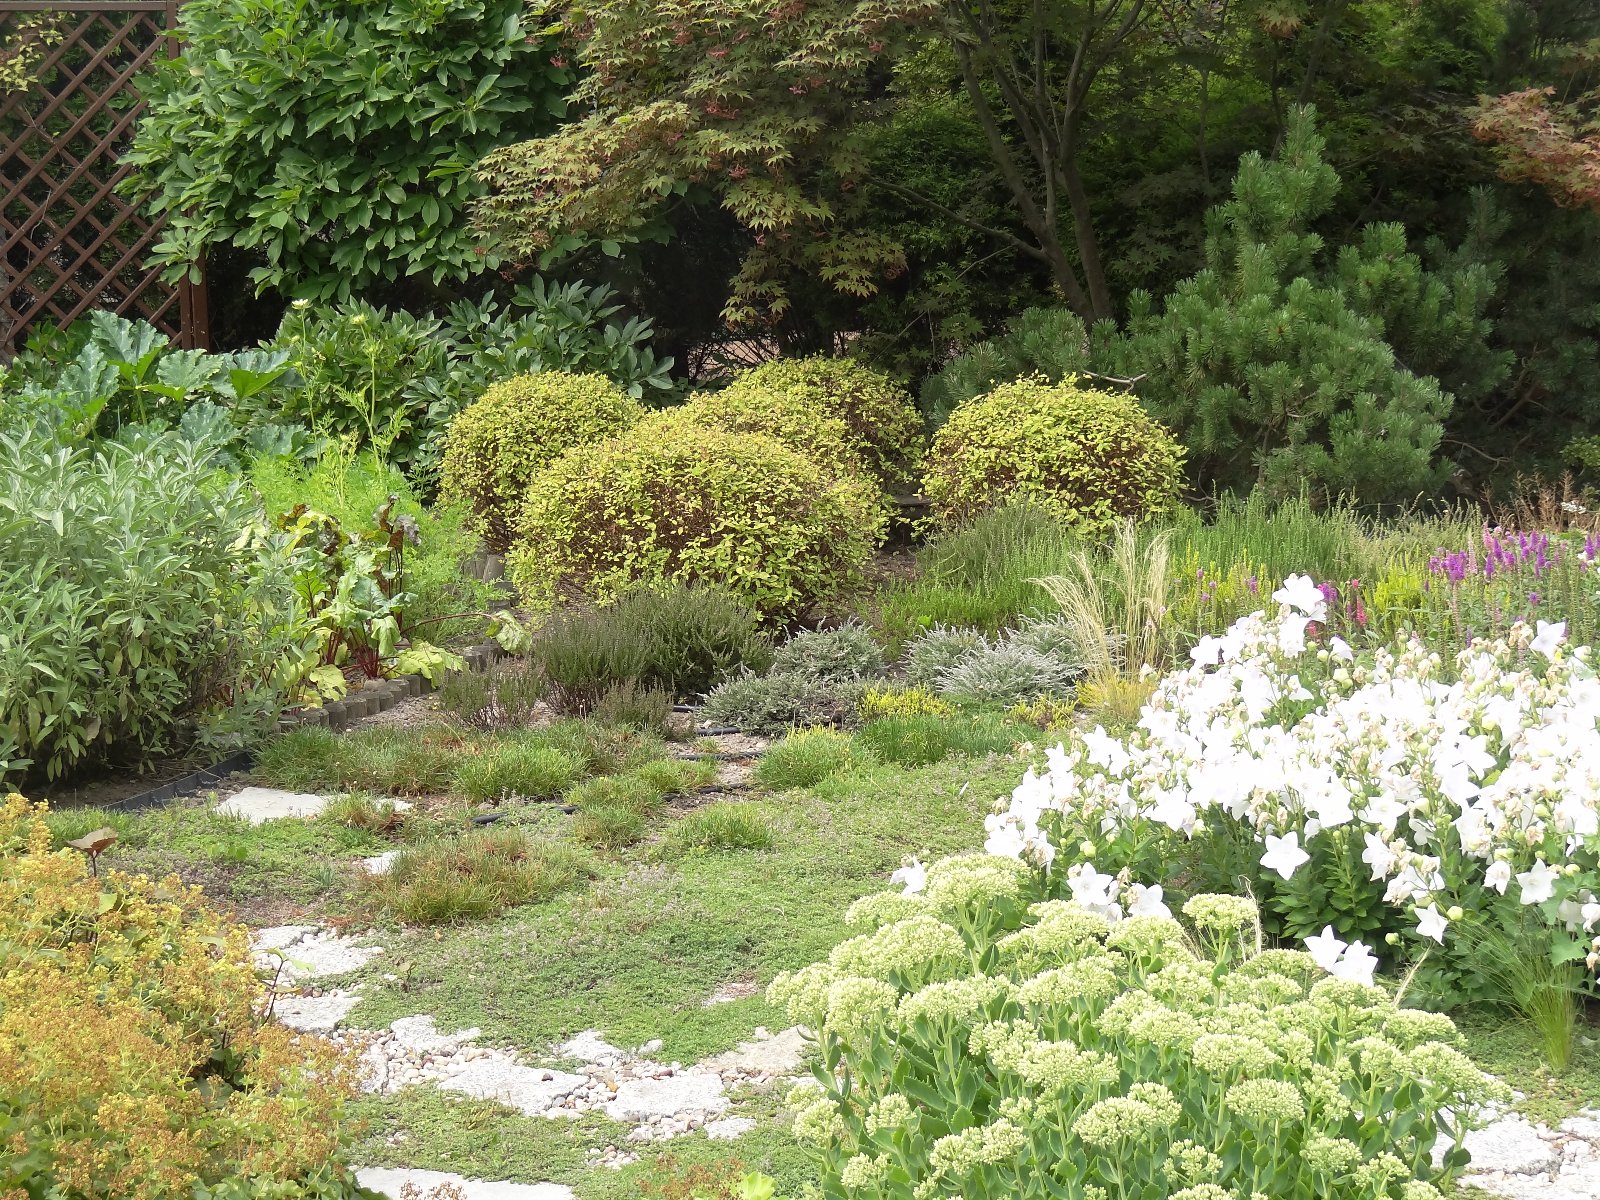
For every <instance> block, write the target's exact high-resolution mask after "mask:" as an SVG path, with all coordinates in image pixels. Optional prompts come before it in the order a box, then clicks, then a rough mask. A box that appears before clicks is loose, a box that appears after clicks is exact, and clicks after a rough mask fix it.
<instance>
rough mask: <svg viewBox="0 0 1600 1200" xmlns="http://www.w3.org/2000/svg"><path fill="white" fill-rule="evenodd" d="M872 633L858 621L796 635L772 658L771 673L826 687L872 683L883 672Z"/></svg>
mask: <svg viewBox="0 0 1600 1200" xmlns="http://www.w3.org/2000/svg"><path fill="white" fill-rule="evenodd" d="M887 667H888V664H887V663H885V662H884V660H883V650H882V649H881V648H880V647H879V646H878V643H877V641H876V640H875V639H874V638H873V636H872V631H871V630H870V629H868V628H867V627H866V626H865V625H862V624H861V623H860V622H858V621H846V622H845V623H844V624H843V625H837V626H835V627H834V628H832V629H811V630H806V631H805V632H804V633H797V634H795V635H794V637H792V638H790V639H789V640H788V641H787V642H785V643H784V644H783V645H781V646H779V647H778V651H777V653H776V654H774V655H773V657H772V669H773V671H774V672H781V673H783V674H788V675H804V676H805V677H806V678H808V679H818V680H822V681H823V682H826V683H846V682H849V681H851V680H857V679H876V678H877V677H879V676H881V675H882V674H883V673H884V671H885V670H886V669H887Z"/></svg>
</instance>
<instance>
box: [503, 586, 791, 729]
mask: <svg viewBox="0 0 1600 1200" xmlns="http://www.w3.org/2000/svg"><path fill="white" fill-rule="evenodd" d="M531 653H532V655H533V660H534V661H535V662H537V663H538V664H539V665H540V667H541V668H542V670H543V671H544V673H545V675H546V676H547V677H548V679H549V680H550V682H551V683H552V684H553V685H555V687H556V688H557V689H558V691H559V693H560V695H559V697H558V698H559V700H560V701H561V702H562V703H563V704H564V706H565V707H567V708H569V709H572V710H575V711H589V710H590V709H592V708H593V707H594V705H596V704H597V703H598V702H599V700H600V697H601V696H602V695H604V693H605V691H606V690H607V689H608V688H610V687H612V686H614V685H617V684H622V683H627V682H630V681H632V682H635V683H638V684H641V685H643V686H646V687H653V688H659V689H661V690H662V691H665V692H667V693H668V694H669V695H671V696H674V697H676V696H683V697H692V696H696V695H699V694H700V693H702V692H704V691H707V690H708V689H710V688H711V687H712V686H713V685H714V684H715V683H717V682H718V681H719V680H721V679H723V678H724V677H726V676H727V675H729V674H730V673H732V672H734V671H736V670H738V669H739V668H741V667H749V668H751V669H754V670H761V669H764V668H765V667H766V666H767V665H768V664H769V663H770V662H771V660H772V648H771V645H770V642H769V640H768V638H767V635H766V633H765V632H764V631H763V630H762V628H761V618H760V616H759V615H758V614H757V613H756V611H755V610H754V609H753V608H751V607H750V606H749V605H748V604H746V603H745V602H744V601H742V600H740V599H738V598H737V597H735V596H733V595H731V594H729V593H728V592H726V591H723V590H722V589H720V588H717V587H714V586H711V587H702V586H697V585H685V586H679V587H673V588H668V589H666V590H664V591H659V592H657V591H646V590H639V589H635V590H632V591H629V592H627V593H626V594H624V595H623V596H622V597H621V598H619V599H618V600H617V601H616V603H614V604H610V605H606V606H605V607H603V608H596V609H588V610H582V609H569V610H567V611H565V612H563V613H561V614H559V615H558V616H556V617H554V618H552V619H551V620H550V621H549V622H547V623H546V624H545V626H544V627H543V628H542V629H541V630H540V632H539V636H538V638H537V640H536V641H535V643H534V646H533V649H532V652H531Z"/></svg>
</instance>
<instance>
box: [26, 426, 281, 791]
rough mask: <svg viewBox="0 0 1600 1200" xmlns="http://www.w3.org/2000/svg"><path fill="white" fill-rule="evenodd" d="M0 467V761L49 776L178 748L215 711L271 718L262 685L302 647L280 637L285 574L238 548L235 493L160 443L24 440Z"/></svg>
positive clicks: (241, 501) (246, 547)
mask: <svg viewBox="0 0 1600 1200" xmlns="http://www.w3.org/2000/svg"><path fill="white" fill-rule="evenodd" d="M0 455H3V456H4V458H5V459H6V461H8V462H9V463H11V467H10V468H9V471H10V475H11V483H10V486H9V487H8V488H7V490H6V492H5V494H4V495H3V496H0V530H3V536H0V630H3V631H4V632H3V634H0V763H3V762H7V761H9V763H10V768H11V769H12V770H16V769H20V767H21V766H22V764H23V762H24V761H31V763H32V764H33V767H34V768H35V769H36V770H37V771H39V772H40V773H42V774H44V775H46V776H48V777H49V778H52V779H53V778H56V777H57V776H60V775H61V774H63V773H64V772H66V771H69V770H71V769H73V768H75V767H77V766H79V765H85V764H88V763H90V762H93V761H95V760H97V759H103V758H106V757H108V756H113V755H116V756H124V757H127V758H132V759H135V760H138V759H142V758H146V757H148V756H151V755H155V754H160V753H163V752H166V751H170V750H173V749H176V748H178V747H180V746H182V745H184V744H185V743H186V742H188V741H190V740H192V738H193V737H194V736H196V734H197V733H199V732H202V731H203V730H202V724H201V723H202V721H209V720H210V718H209V717H208V716H207V713H208V711H209V710H212V709H214V708H216V707H217V706H219V705H228V706H230V707H233V708H235V709H237V711H238V713H239V714H240V716H241V719H244V718H247V717H249V716H251V714H252V712H254V715H256V716H259V717H263V718H264V717H268V716H275V715H276V707H275V706H276V703H277V702H278V701H279V700H281V697H279V696H278V695H277V693H276V692H275V690H274V678H275V676H277V674H278V673H279V671H280V670H281V669H282V668H283V667H284V666H285V662H284V661H283V660H284V659H287V658H290V657H293V656H298V655H300V654H303V653H304V652H305V650H306V647H305V645H304V643H303V642H302V641H301V640H299V639H298V638H297V637H296V636H294V635H292V634H291V635H290V636H287V637H285V638H282V639H280V637H279V633H280V632H281V630H282V626H283V623H284V622H285V621H286V620H288V619H289V617H288V614H290V613H292V611H293V609H294V605H295V599H294V596H293V593H292V589H291V587H290V575H289V572H288V569H287V563H286V561H285V560H284V559H283V557H282V556H281V555H279V554H278V553H277V552H276V551H275V550H274V549H273V548H272V547H270V546H263V547H257V546H254V545H251V544H249V542H248V539H247V538H246V537H245V536H244V535H246V534H247V533H248V531H249V530H250V529H251V528H252V527H253V526H254V524H255V521H256V514H255V505H254V501H253V500H252V498H251V497H250V494H249V492H248V489H246V488H245V487H243V486H242V484H241V483H240V482H239V481H237V480H235V479H230V478H226V477H222V476H219V475H217V474H216V473H214V472H212V471H211V470H210V469H209V468H208V466H207V458H208V456H207V454H206V453H205V452H203V451H196V450H195V448H194V447H191V446H188V445H186V444H185V443H183V442H182V441H181V440H178V439H174V438H171V437H167V438H159V439H155V440H151V441H147V442H146V443H145V444H144V445H142V446H141V447H139V448H129V447H125V446H121V445H115V444H107V445H104V446H99V447H92V448H91V447H78V448H68V447H63V446H60V445H58V444H56V443H55V442H54V441H53V440H52V439H50V438H48V437H46V436H44V435H42V434H40V433H37V432H33V431H27V432H23V433H20V434H17V435H14V436H0ZM252 706H254V708H252ZM255 710H260V711H255ZM269 710H270V711H269ZM4 769H5V768H0V770H4Z"/></svg>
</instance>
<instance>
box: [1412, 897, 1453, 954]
mask: <svg viewBox="0 0 1600 1200" xmlns="http://www.w3.org/2000/svg"><path fill="white" fill-rule="evenodd" d="M1449 924H1450V922H1449V920H1448V919H1447V918H1446V917H1445V915H1444V914H1443V913H1442V912H1440V911H1439V909H1438V907H1437V906H1435V905H1429V906H1428V907H1427V908H1419V909H1417V936H1419V937H1426V938H1432V939H1433V940H1434V941H1436V942H1438V943H1439V944H1440V945H1441V946H1442V945H1444V931H1445V929H1446V928H1447V927H1448V926H1449Z"/></svg>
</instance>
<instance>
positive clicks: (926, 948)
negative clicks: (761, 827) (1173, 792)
mask: <svg viewBox="0 0 1600 1200" xmlns="http://www.w3.org/2000/svg"><path fill="white" fill-rule="evenodd" d="M1102 878H1104V879H1106V881H1107V883H1108V884H1109V885H1110V886H1112V887H1117V883H1116V881H1115V880H1111V879H1110V877H1102ZM910 886H911V887H912V889H913V893H912V894H910V895H904V894H898V893H891V894H886V895H882V896H876V897H869V898H868V899H866V900H863V901H861V902H858V904H857V905H856V906H854V907H853V908H852V910H851V915H852V917H853V918H854V920H855V921H856V922H859V923H860V924H863V925H865V926H867V927H868V928H869V929H870V930H871V931H870V932H867V933H864V934H862V935H860V936H858V937H855V938H852V939H850V940H848V941H846V942H844V943H842V944H841V945H839V946H836V947H835V948H834V950H833V952H832V954H831V955H830V956H829V958H828V960H827V961H825V962H821V963H817V964H815V965H813V966H810V967H806V968H805V969H803V970H801V971H797V972H792V973H785V974H783V975H780V976H778V978H777V979H775V980H774V981H773V984H772V987H771V988H770V990H769V993H768V995H769V999H771V1000H772V1001H773V1002H774V1003H777V1004H781V1005H783V1006H784V1007H785V1008H786V1009H787V1011H788V1018H789V1019H790V1020H791V1021H794V1022H797V1023H800V1024H803V1025H805V1026H807V1027H809V1028H811V1029H815V1030H817V1031H818V1037H819V1041H820V1048H821V1058H822V1061H821V1065H820V1067H819V1069H818V1071H817V1072H816V1076H817V1082H814V1083H806V1084H803V1085H801V1086H800V1087H798V1088H796V1089H795V1091H794V1093H792V1094H791V1095H790V1098H789V1103H790V1106H791V1107H792V1108H794V1109H796V1116H795V1121H794V1132H795V1135H796V1137H797V1139H798V1140H799V1141H801V1143H802V1144H805V1145H808V1146H810V1147H811V1148H812V1151H813V1155H814V1158H815V1161H816V1162H817V1165H818V1167H819V1168H820V1171H821V1180H820V1181H819V1182H820V1185H821V1189H822V1191H823V1193H824V1194H838V1195H845V1194H850V1193H851V1192H858V1191H862V1190H868V1191H871V1192H872V1193H874V1194H876V1195H878V1196H881V1197H885V1198H891V1200H912V1197H914V1196H915V1197H924V1196H957V1195H959V1196H965V1197H969V1198H972V1200H999V1198H1000V1197H1005V1198H1006V1200H1017V1198H1028V1200H1032V1198H1035V1197H1039V1198H1042V1197H1046V1196H1092V1195H1100V1194H1102V1193H1103V1194H1105V1195H1109V1196H1122V1197H1135V1196H1137V1197H1157V1196H1160V1197H1170V1198H1172V1200H1234V1198H1236V1197H1238V1196H1241V1195H1245V1196H1248V1195H1251V1194H1256V1195H1268V1196H1271V1197H1273V1198H1274V1200H1315V1198H1320V1197H1323V1196H1327V1195H1330V1194H1336V1195H1350V1196H1355V1195H1360V1196H1370V1197H1374V1198H1377V1200H1439V1198H1440V1197H1441V1196H1442V1193H1441V1192H1440V1191H1439V1190H1438V1189H1437V1188H1436V1187H1434V1186H1432V1185H1431V1183H1428V1182H1420V1181H1428V1180H1432V1179H1436V1178H1437V1179H1439V1180H1440V1181H1441V1182H1442V1181H1444V1179H1446V1178H1448V1177H1449V1176H1450V1175H1453V1174H1454V1173H1455V1172H1456V1171H1457V1170H1459V1168H1460V1166H1461V1164H1462V1163H1464V1162H1465V1161H1466V1158H1467V1154H1466V1151H1465V1150H1463V1149H1460V1148H1456V1149H1450V1150H1449V1152H1448V1154H1447V1156H1446V1158H1445V1163H1446V1166H1445V1168H1444V1169H1443V1170H1436V1169H1435V1168H1434V1166H1433V1163H1432V1150H1433V1147H1434V1143H1435V1141H1436V1140H1437V1139H1439V1138H1441V1137H1442V1138H1443V1139H1444V1140H1445V1144H1446V1147H1447V1148H1448V1147H1449V1145H1450V1142H1452V1141H1458V1140H1459V1138H1460V1136H1461V1135H1462V1134H1463V1132H1464V1131H1465V1129H1467V1128H1469V1127H1470V1126H1471V1125H1472V1123H1473V1121H1474V1118H1475V1116H1476V1114H1477V1113H1478V1112H1479V1111H1480V1109H1481V1106H1483V1105H1484V1104H1486V1103H1488V1102H1490V1101H1495V1102H1499V1103H1503V1102H1504V1101H1505V1099H1506V1098H1507V1097H1508V1096H1509V1094H1510V1093H1509V1089H1508V1088H1506V1087H1505V1085H1504V1084H1501V1083H1499V1082H1498V1081H1496V1080H1493V1079H1491V1078H1490V1077H1489V1076H1487V1075H1485V1074H1484V1073H1483V1072H1482V1071H1480V1070H1479V1069H1478V1068H1477V1067H1475V1066H1474V1065H1473V1063H1472V1062H1471V1060H1470V1059H1468V1058H1467V1057H1466V1056H1465V1055H1464V1054H1462V1053H1461V1052H1460V1051H1459V1050H1457V1049H1456V1048H1455V1043H1456V1042H1458V1040H1459V1039H1458V1037H1457V1035H1456V1032H1455V1030H1454V1028H1453V1026H1452V1025H1451V1024H1450V1022H1449V1020H1448V1019H1447V1018H1444V1017H1441V1016H1439V1015H1438V1014H1435V1013H1423V1012H1418V1011H1416V1010H1409V1009H1402V1008H1400V1007H1398V1006H1397V1004H1396V1003H1395V1001H1393V1000H1392V999H1391V998H1390V997H1389V996H1388V995H1387V994H1386V993H1384V992H1383V991H1381V990H1380V989H1378V988H1375V987H1371V986H1368V985H1366V984H1363V983H1359V982H1354V981H1352V980H1350V979H1344V978H1330V977H1327V976H1325V975H1324V973H1323V971H1322V969H1321V968H1320V967H1319V966H1318V965H1317V964H1316V962H1315V960H1313V958H1312V957H1311V955H1309V954H1304V953H1300V952H1296V951H1287V950H1267V951H1263V952H1258V951H1257V950H1256V944H1257V943H1256V936H1257V935H1256V928H1255V924H1254V912H1253V909H1254V905H1253V903H1252V902H1250V901H1248V900H1243V899H1239V898H1236V897H1232V896H1203V897H1196V898H1195V899H1194V900H1192V901H1191V902H1190V904H1189V905H1187V906H1186V907H1185V913H1186V915H1188V916H1189V917H1190V920H1191V922H1192V928H1187V929H1186V928H1185V927H1184V926H1183V925H1181V924H1180V923H1179V922H1177V921H1176V920H1174V919H1173V918H1172V917H1171V915H1170V914H1168V913H1167V912H1166V910H1165V906H1164V905H1162V904H1161V902H1160V896H1159V892H1158V891H1157V890H1156V889H1150V890H1149V891H1148V892H1146V891H1144V890H1143V889H1138V890H1137V891H1135V890H1134V889H1132V888H1130V889H1128V890H1129V892H1131V893H1132V896H1131V901H1132V902H1133V903H1134V904H1135V905H1136V911H1137V915H1134V916H1132V917H1131V918H1129V919H1126V920H1123V921H1122V922H1120V923H1119V924H1116V925H1113V924H1112V923H1111V922H1110V921H1109V920H1108V919H1107V917H1106V916H1105V915H1103V914H1102V913H1101V912H1099V911H1092V910H1091V909H1089V908H1086V907H1082V906H1080V905H1079V904H1077V903H1072V902H1067V901H1045V900H1044V891H1043V889H1042V888H1041V887H1040V876H1039V874H1038V873H1036V872H1034V871H1032V870H1031V869H1028V868H1026V867H1023V866H1021V865H1020V864H1017V863H1012V862H1009V861H1006V860H1002V859H998V858H994V857H990V856H984V855H967V856H963V857H959V858H953V859H945V860H942V861H941V862H938V863H934V864H932V865H931V866H929V867H928V868H927V869H926V875H925V880H924V881H922V886H921V888H920V889H918V888H917V886H916V883H915V882H914V883H913V884H912V885H910ZM886 911H890V912H893V913H894V914H895V917H894V918H891V919H890V920H888V921H887V922H885V920H884V919H883V917H882V916H881V915H880V914H883V913H885V912H886ZM873 926H876V928H872V927H873ZM1319 976H1320V977H1321V978H1319ZM1330 1189H1332V1190H1331V1191H1330Z"/></svg>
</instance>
